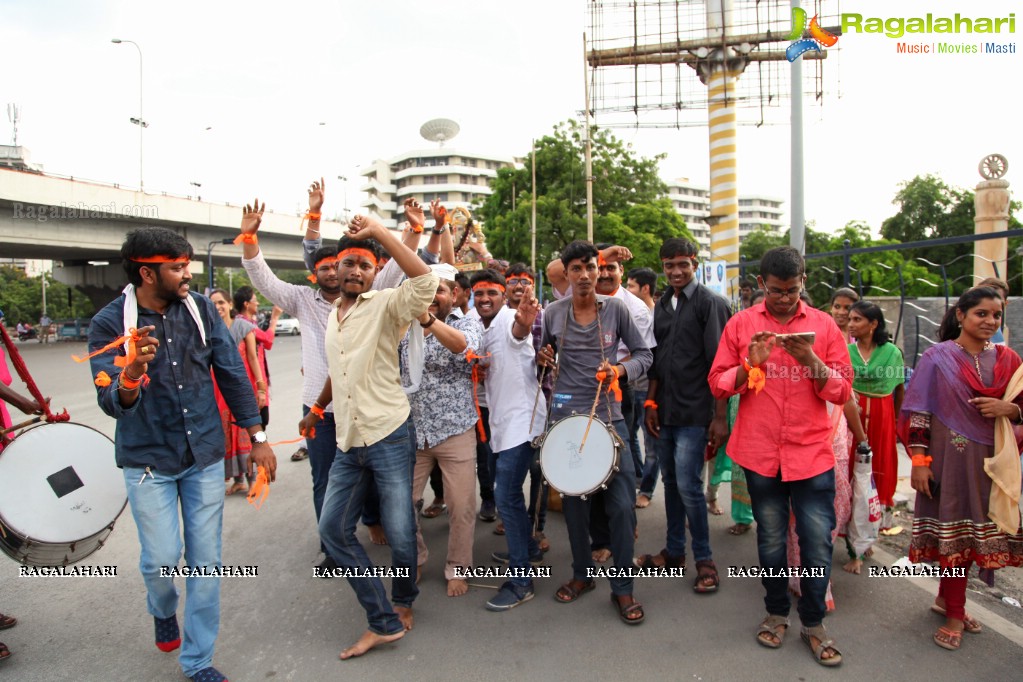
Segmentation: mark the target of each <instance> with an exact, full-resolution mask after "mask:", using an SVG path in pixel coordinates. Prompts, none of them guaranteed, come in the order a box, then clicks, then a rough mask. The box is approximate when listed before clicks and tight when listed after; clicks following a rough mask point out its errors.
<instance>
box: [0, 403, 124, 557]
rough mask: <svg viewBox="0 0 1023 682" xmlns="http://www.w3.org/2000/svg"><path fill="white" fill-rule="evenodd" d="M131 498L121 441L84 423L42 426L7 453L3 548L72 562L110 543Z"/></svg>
mask: <svg viewBox="0 0 1023 682" xmlns="http://www.w3.org/2000/svg"><path fill="white" fill-rule="evenodd" d="M127 503H128V496H127V493H126V492H125V488H124V476H123V475H122V473H121V470H120V469H118V468H117V465H116V464H115V463H114V443H113V441H111V440H110V439H109V438H107V437H106V436H104V435H103V434H102V433H100V432H99V431H96V430H95V429H91V428H89V427H88V426H82V425H81V424H71V423H68V422H64V423H52V424H40V425H38V426H34V427H32V428H29V429H27V430H25V431H23V432H22V433H21V435H19V436H18V437H17V438H15V439H14V442H12V443H11V444H9V445H8V446H7V447H6V448H5V449H4V451H3V452H2V453H0V549H2V550H3V551H4V552H5V553H6V554H7V555H8V556H9V557H11V558H12V559H14V560H15V561H17V562H19V563H22V564H29V565H31V566H66V565H68V564H73V563H75V562H76V561H81V560H82V559H84V558H85V557H87V556H89V555H90V554H92V553H93V552H95V551H96V550H97V549H99V548H100V547H102V546H103V542H104V541H105V540H106V538H107V536H109V535H110V533H111V531H113V529H114V522H115V521H117V517H118V516H120V515H121V512H122V511H123V510H124V507H125V505H126V504H127Z"/></svg>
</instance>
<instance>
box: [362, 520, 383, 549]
mask: <svg viewBox="0 0 1023 682" xmlns="http://www.w3.org/2000/svg"><path fill="white" fill-rule="evenodd" d="M366 528H369V540H370V542H372V543H373V544H374V545H386V544H387V536H386V535H385V534H384V527H383V526H381V525H379V524H377V525H375V526H366Z"/></svg>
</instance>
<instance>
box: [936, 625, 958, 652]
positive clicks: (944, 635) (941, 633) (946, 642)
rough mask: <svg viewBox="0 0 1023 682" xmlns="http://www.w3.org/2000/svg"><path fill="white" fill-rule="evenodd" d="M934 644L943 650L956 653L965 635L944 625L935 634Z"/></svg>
mask: <svg viewBox="0 0 1023 682" xmlns="http://www.w3.org/2000/svg"><path fill="white" fill-rule="evenodd" d="M934 643H935V644H937V645H938V646H940V647H941V648H942V649H948V650H949V651H955V650H956V649H958V648H959V646H960V645H961V644H962V643H963V633H962V632H960V631H958V630H950V629H948V628H947V627H945V626H944V625H942V626H941V627H940V628H938V631H937V632H935V633H934Z"/></svg>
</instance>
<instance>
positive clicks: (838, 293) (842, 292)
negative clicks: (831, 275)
mask: <svg viewBox="0 0 1023 682" xmlns="http://www.w3.org/2000/svg"><path fill="white" fill-rule="evenodd" d="M836 298H848V299H849V300H850V301H852V302H853V303H855V302H856V301H858V300H860V295H859V294H857V293H856V292H855V291H853V290H852V289H850V288H849V287H839V288H838V289H835V292H834V293H833V294H831V300H830V301H828V307H829V308H830V307H831V306H833V305H835V299H836ZM881 321H882V322H884V315H882V316H881ZM878 345H880V344H878Z"/></svg>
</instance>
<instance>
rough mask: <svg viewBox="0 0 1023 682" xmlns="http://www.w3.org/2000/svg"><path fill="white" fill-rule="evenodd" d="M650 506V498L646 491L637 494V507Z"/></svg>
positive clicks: (644, 507)
mask: <svg viewBox="0 0 1023 682" xmlns="http://www.w3.org/2000/svg"><path fill="white" fill-rule="evenodd" d="M649 506H650V498H649V497H648V496H647V495H646V493H640V494H639V495H638V496H636V509H646V508H647V507H649Z"/></svg>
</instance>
